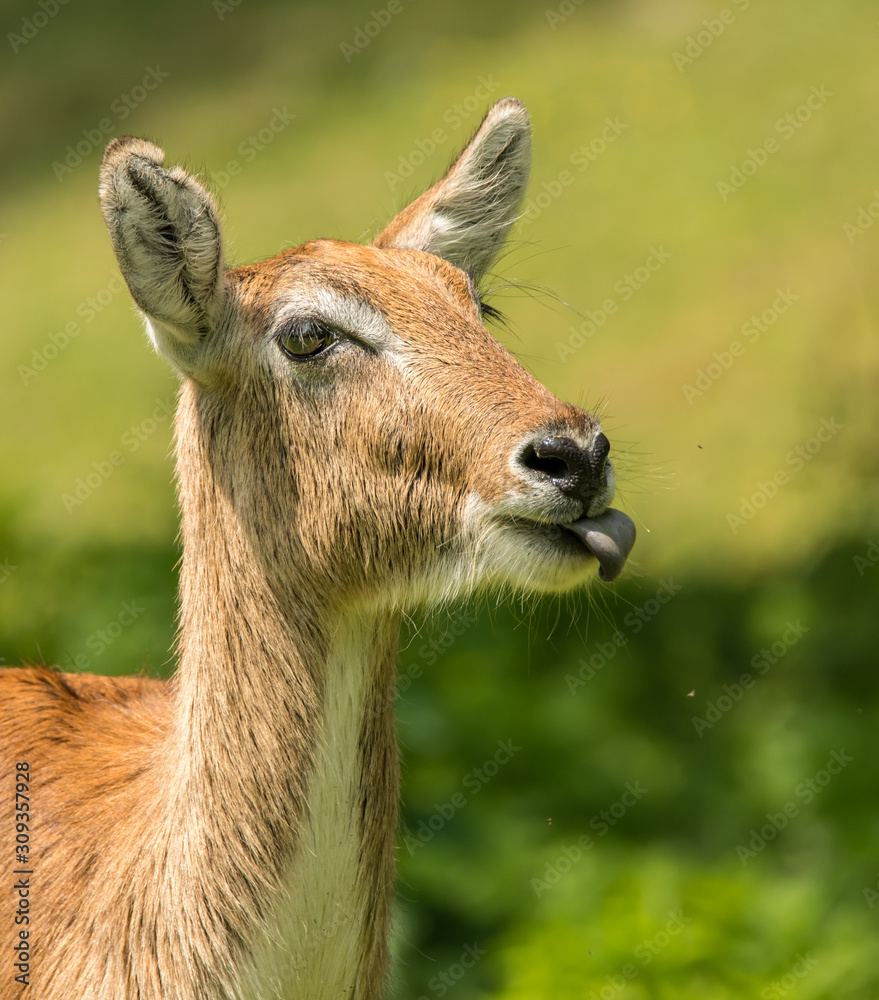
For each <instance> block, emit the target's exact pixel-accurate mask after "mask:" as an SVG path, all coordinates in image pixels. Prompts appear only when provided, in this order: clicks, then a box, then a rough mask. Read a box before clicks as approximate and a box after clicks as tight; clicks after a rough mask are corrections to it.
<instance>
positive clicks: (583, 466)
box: [519, 432, 610, 503]
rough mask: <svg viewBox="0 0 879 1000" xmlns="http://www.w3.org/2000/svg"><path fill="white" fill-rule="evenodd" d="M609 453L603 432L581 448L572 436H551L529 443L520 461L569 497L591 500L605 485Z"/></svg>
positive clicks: (608, 444) (584, 500)
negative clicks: (605, 470)
mask: <svg viewBox="0 0 879 1000" xmlns="http://www.w3.org/2000/svg"><path fill="white" fill-rule="evenodd" d="M609 452H610V441H608V440H607V438H606V437H605V436H604V434H602V433H600V432H599V433H598V434H596V435H595V439H594V440H593V442H592V445H591V446H590V447H589V448H581V447H580V446H579V445H578V444H577V442H576V441H573V440H572V439H571V438H569V437H556V436H555V435H552V436H549V437H543V438H539V439H536V440H534V441H531V442H529V443H528V444H527V445H526V446H525V447H524V448H523V449H522V454H521V455H520V457H519V461H520V462H521V463H522V464H523V465H524V466H525V467H526V468H527V469H530V470H531V471H532V472H536V473H538V475H541V476H545V477H546V478H547V479H549V480H551V481H552V482H553V483H554V484H555V486H556V487H557V488H558V489H559V491H560V492H562V493H564V495H565V496H566V497H571V499H573V500H582V501H583V502H584V503H588V502H589V501H590V500H592V499H593V498H594V497H595V496H597V495H598V494H599V493H600V492H601V491H602V489H603V488H604V463H605V462H606V461H607V456H608V453H609Z"/></svg>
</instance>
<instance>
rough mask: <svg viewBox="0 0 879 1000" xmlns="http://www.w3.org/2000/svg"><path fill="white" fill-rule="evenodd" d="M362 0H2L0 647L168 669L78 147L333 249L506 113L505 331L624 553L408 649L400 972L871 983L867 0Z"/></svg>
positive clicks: (243, 255)
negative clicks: (601, 433) (516, 172)
mask: <svg viewBox="0 0 879 1000" xmlns="http://www.w3.org/2000/svg"><path fill="white" fill-rule="evenodd" d="M382 4H383V0H375V2H374V3H373V4H369V3H367V2H358V3H354V2H343V3H335V4H326V3H324V4H320V3H317V2H312V3H300V2H287V3H271V2H262V0H237V2H236V0H217V2H214V3H212V2H211V0H204V2H199V3H179V2H171V0H157V2H153V3H150V4H142V5H122V4H119V5H113V4H110V3H107V2H99V0H74V2H68V3H64V4H61V3H60V2H59V0H43V4H42V6H41V5H40V4H38V3H37V2H32V3H23V4H20V5H15V7H14V8H13V5H11V4H5V5H4V13H3V25H4V28H3V32H4V35H5V41H4V43H3V44H4V45H5V51H4V54H3V56H2V93H3V99H2V102H0V122H2V135H3V137H4V149H5V154H4V156H3V157H2V158H0V177H2V182H0V183H2V188H0V234H2V235H0V263H2V266H0V288H2V301H3V307H4V308H3V328H4V335H3V341H2V343H3V350H4V359H5V363H4V365H3V367H2V372H0V379H2V391H0V406H2V417H3V423H2V426H3V436H2V449H3V451H2V467H3V468H5V469H6V470H7V472H6V475H4V477H3V479H2V487H0V656H2V657H3V658H4V659H5V661H6V662H7V663H16V662H20V661H22V660H25V661H34V660H44V661H46V662H52V663H60V664H61V665H62V666H64V667H66V668H67V669H84V670H92V671H97V672H108V673H111V672H133V671H136V670H138V669H140V668H141V667H146V668H147V669H148V670H150V671H161V672H167V671H168V670H170V669H171V666H172V664H171V662H170V660H169V653H168V649H169V647H170V644H171V638H172V630H173V613H174V588H175V564H176V561H177V558H178V556H179V553H178V551H177V548H176V543H175V530H176V514H175V508H174V497H173V487H172V482H171V473H172V465H171V459H170V454H169V452H170V419H169V417H168V415H167V409H168V407H169V406H170V401H171V400H172V398H173V394H174V391H175V385H176V383H175V379H174V377H173V376H172V374H171V373H170V372H169V370H168V368H167V367H166V365H165V364H164V363H163V362H162V361H161V360H160V359H158V358H156V357H154V356H153V355H152V353H151V351H150V349H149V348H148V345H147V343H146V341H145V338H144V337H143V335H142V333H141V331H140V325H139V321H138V319H137V318H136V316H135V314H134V311H133V308H132V306H131V304H130V300H129V298H128V296H127V294H126V293H125V292H122V291H120V290H119V289H120V283H119V280H118V277H117V271H116V267H115V264H114V261H113V258H112V255H111V252H110V247H109V243H108V241H107V239H106V236H105V232H104V229H103V223H102V220H101V216H100V212H99V210H98V205H97V199H96V186H97V181H96V175H97V169H98V164H99V162H100V156H101V149H102V148H103V146H104V144H105V143H106V141H107V139H108V138H109V136H111V135H116V134H128V133H134V134H138V135H143V136H146V137H149V138H151V139H153V140H155V141H157V142H159V143H160V144H162V145H163V146H164V148H165V149H166V150H167V153H168V156H169V158H170V160H171V161H178V160H185V161H186V162H187V163H188V164H189V165H190V166H191V167H192V168H194V169H196V170H198V171H201V172H202V173H203V175H204V176H205V177H207V178H208V179H209V181H210V182H211V183H212V184H213V186H214V189H215V190H216V191H217V193H218V194H219V196H220V198H221V199H222V202H223V205H224V210H225V213H226V219H227V234H228V239H229V246H230V255H231V257H232V258H233V260H234V261H235V262H237V263H242V262H247V261H251V260H256V259H259V258H261V257H265V256H268V255H271V254H273V253H275V252H277V251H278V250H280V249H282V248H283V247H286V246H292V245H296V244H298V243H300V242H303V241H304V240H306V239H309V238H311V237H315V236H332V237H339V238H344V239H354V240H359V239H369V238H370V236H371V235H372V234H374V233H375V232H376V231H377V230H378V228H379V227H381V226H382V225H383V223H384V222H385V221H386V220H387V219H388V218H390V217H391V216H392V215H393V213H394V212H395V211H396V210H398V209H399V208H401V207H402V206H403V205H405V204H406V202H407V200H408V199H409V198H411V197H412V196H414V195H416V194H418V193H419V192H420V191H421V190H422V189H423V188H424V187H425V186H426V185H427V184H429V183H430V182H431V181H432V180H434V179H436V178H437V177H438V176H439V175H440V174H441V173H442V172H443V170H444V169H445V166H446V164H447V162H448V161H449V159H450V158H451V157H452V155H453V154H454V152H455V151H456V150H457V149H458V148H459V147H460V146H461V145H462V144H463V143H464V142H465V141H466V140H467V138H468V137H469V135H470V133H471V131H472V130H473V128H474V127H475V126H476V124H477V123H478V121H479V119H480V117H481V115H482V113H483V112H484V110H485V109H486V107H487V106H488V105H489V104H490V103H492V102H493V101H494V100H495V99H498V98H500V97H503V96H505V95H507V94H514V95H516V96H517V97H519V98H520V99H521V100H522V101H524V103H525V104H526V105H527V107H528V109H529V111H530V112H531V115H532V118H533V123H534V143H535V150H534V169H533V175H532V183H531V188H530V193H529V198H530V201H529V203H528V204H527V208H528V210H529V211H528V215H527V217H526V218H525V220H523V223H522V224H521V225H520V227H519V229H518V230H517V232H516V235H515V238H514V240H513V241H512V243H511V245H510V249H509V252H508V253H507V254H506V255H505V256H504V257H503V258H502V260H501V261H499V263H498V265H497V267H496V280H494V281H493V282H492V284H493V292H492V294H491V295H490V296H489V300H490V301H491V302H492V304H494V305H496V306H498V307H500V308H501V309H502V310H503V311H504V312H505V313H507V315H508V316H509V320H510V322H509V327H508V328H504V327H501V328H499V329H498V330H497V333H498V335H499V336H500V338H501V339H502V340H504V342H505V343H506V344H507V345H508V346H509V347H510V348H511V349H512V350H514V351H515V352H516V353H517V355H518V356H519V357H520V358H521V359H522V361H523V363H524V364H526V365H527V366H528V367H529V368H530V369H531V370H532V371H533V372H534V373H535V374H536V375H537V376H538V377H539V378H540V379H541V380H543V381H544V382H545V383H546V384H547V385H549V386H550V387H551V388H552V389H553V391H555V392H556V393H557V394H558V395H560V396H562V397H564V398H568V399H571V400H572V401H575V402H577V403H580V404H583V405H587V406H590V407H598V408H599V409H600V411H601V412H602V414H603V416H604V421H605V427H606V429H607V430H608V433H609V436H610V437H611V441H612V443H613V445H614V448H615V451H616V453H617V456H618V457H617V464H618V470H619V474H620V476H619V478H620V487H619V495H620V498H621V499H620V502H621V503H622V505H623V506H624V507H625V509H627V510H628V511H630V513H631V514H632V516H633V517H635V519H636V520H637V522H638V524H639V534H640V537H639V542H638V546H637V548H636V550H635V557H634V560H633V563H632V565H631V568H630V569H629V570H628V572H627V574H626V578H625V579H624V581H622V582H621V583H619V584H618V585H616V586H615V587H613V588H606V587H603V586H600V587H595V588H593V590H592V592H591V594H590V595H589V596H586V595H580V596H577V597H572V598H566V599H564V600H560V601H545V602H534V601H525V602H523V603H521V604H516V605H509V604H496V603H495V601H494V600H487V601H486V602H485V603H484V604H482V605H480V606H479V607H475V608H474V607H467V608H461V609H454V610H453V611H452V612H450V613H444V614H443V615H441V616H439V618H437V619H436V620H431V621H418V622H416V623H414V624H413V626H412V627H411V628H410V629H409V630H408V631H407V634H406V636H405V638H404V642H405V645H404V649H403V652H402V654H401V657H400V668H401V677H402V680H401V690H400V697H399V702H398V704H399V733H400V740H401V745H402V747H403V752H404V756H405V772H404V798H405V822H406V828H405V831H404V832H403V833H401V838H400V852H399V853H400V872H401V880H400V886H399V888H400V906H399V921H398V935H397V942H396V951H397V955H398V973H397V979H398V992H399V995H400V996H401V997H406V998H410V997H412V998H415V997H418V998H430V1000H432V998H441V997H444V996H446V995H449V996H452V997H454V998H456V1000H477V998H480V1000H489V998H491V1000H547V998H550V997H552V998H554V1000H566V998H576V1000H581V998H592V997H600V998H602V1000H610V998H611V997H613V998H619V1000H635V998H639V1000H640V998H670V1000H671V998H684V997H687V998H689V997H692V998H701V1000H713V998H753V997H761V998H766V1000H774V998H776V997H782V996H792V997H796V998H800V1000H806V998H819V997H820V998H834V1000H842V998H851V1000H855V998H858V1000H861V998H863V1000H871V998H873V1000H875V998H877V997H879V947H877V943H879V934H877V918H879V905H877V903H879V808H877V790H879V755H877V753H876V740H875V734H876V732H877V728H879V712H877V698H876V694H877V682H876V665H877V659H879V658H877V654H876V649H875V647H876V636H877V629H876V626H875V622H876V618H877V610H879V609H877V597H879V516H877V479H876V472H877V459H879V445H877V433H876V428H877V423H879V421H877V417H879V413H877V388H879V342H877V337H876V332H877V304H879V296H877V286H876V279H875V276H876V274H877V273H879V226H873V225H872V223H873V220H874V218H875V217H876V216H877V215H879V125H877V119H876V110H875V109H876V108H877V107H879V72H877V65H879V23H877V12H876V8H875V5H873V4H871V3H868V2H866V0H861V2H854V0H849V2H846V0H841V2H836V3H834V4H832V5H831V4H827V3H822V2H819V0H799V2H794V0H777V2H772V3H770V2H762V3H749V2H747V0H730V2H729V4H728V6H724V5H723V3H722V0H718V2H716V3H712V2H710V0H673V2H668V3H659V2H654V3H649V2H646V0H642V2H631V3H624V2H606V3H595V2H582V0H581V2H579V3H578V2H575V0H564V2H561V3H559V4H552V5H551V6H549V7H546V6H544V5H543V4H529V3H524V2H518V3H517V2H510V0H506V2H500V0H489V2H485V3H480V4H477V3H472V2H470V3H465V2H462V0H449V2H446V3H444V4H442V5H440V4H430V3H427V2H425V0H392V2H391V3H390V4H389V5H384V6H383V5H382ZM50 14H51V16H50ZM382 22H385V23H382ZM145 81H146V82H145ZM148 88H149V89H148ZM291 116H295V117H291ZM286 119H289V120H286ZM285 120H286V122H285ZM609 123H610V124H609ZM273 126H274V128H273ZM651 267H652V269H651ZM754 317H756V318H757V319H756V322H755V321H754V319H753V318H754ZM735 344H738V345H739V346H738V347H736V346H734V345H735ZM114 452H116V453H118V455H119V457H120V458H121V462H120V464H117V465H112V463H111V464H110V465H109V466H108V465H107V464H106V463H107V462H108V456H110V455H111V453H114ZM95 463H96V464H97V470H98V471H97V473H96V474H97V476H98V480H97V481H98V485H97V488H92V487H89V486H88V485H87V484H86V486H85V487H84V488H83V487H79V496H77V492H76V491H77V486H78V481H79V480H87V479H88V477H89V476H90V475H91V474H92V473H95V472H96V468H95ZM107 468H110V469H111V473H110V474H109V475H106V471H107ZM102 469H103V472H104V475H101V472H100V470H102ZM95 482H96V480H95V479H94V478H92V483H95ZM126 605H127V608H126ZM132 618H133V619H134V620H133V623H130V624H127V623H129V622H130V620H131V619H132ZM745 674H747V675H750V680H749V679H747V678H744V679H743V676H742V675H745ZM23 724H25V725H26V720H24V721H23Z"/></svg>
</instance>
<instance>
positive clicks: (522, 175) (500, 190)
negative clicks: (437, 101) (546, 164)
mask: <svg viewBox="0 0 879 1000" xmlns="http://www.w3.org/2000/svg"><path fill="white" fill-rule="evenodd" d="M530 165H531V125H530V122H529V120H528V113H527V111H526V110H525V108H524V106H523V105H522V104H520V103H519V102H518V101H517V100H516V99H515V98H514V97H506V98H504V100H502V101H498V103H497V104H495V106H494V107H493V108H491V110H490V111H489V112H488V114H487V115H486V116H485V118H484V119H483V121H482V124H481V125H480V126H479V128H478V129H477V130H476V134H475V135H474V136H473V138H472V139H471V140H470V142H469V143H468V144H467V145H466V146H465V148H464V150H463V152H462V153H461V155H460V156H459V157H458V158H457V160H455V162H454V163H453V164H452V166H451V167H450V168H449V171H448V173H447V174H446V176H445V177H443V179H442V180H441V181H438V182H437V183H436V184H434V185H433V187H431V188H429V189H428V190H427V191H425V193H424V194H423V195H421V197H420V198H418V199H416V200H415V201H413V202H412V204H411V205H409V207H408V208H404V209H403V211H402V212H400V214H399V215H398V216H397V217H396V218H395V219H394V220H393V222H391V223H390V225H389V226H388V227H387V228H386V229H385V230H384V232H382V233H380V234H379V235H378V236H377V237H376V239H375V241H374V244H373V245H374V246H377V247H388V248H390V247H396V248H397V249H400V250H425V251H427V253H432V254H436V255H437V256H438V257H443V258H445V259H446V260H447V261H449V262H450V263H452V264H455V265H456V266H457V267H460V268H462V269H463V270H464V271H467V272H469V273H470V274H471V275H473V277H474V278H476V279H477V280H478V279H479V278H480V277H481V276H482V275H483V274H484V273H485V272H486V271H487V270H488V267H489V265H490V264H491V262H492V260H494V258H495V257H496V256H497V254H498V252H499V251H500V249H501V247H502V246H503V243H504V240H505V239H506V238H507V234H508V233H509V230H510V227H511V226H512V225H513V223H514V222H515V220H516V217H517V214H518V211H519V206H520V205H521V204H522V196H523V195H524V193H525V185H526V184H527V182H528V169H529V167H530Z"/></svg>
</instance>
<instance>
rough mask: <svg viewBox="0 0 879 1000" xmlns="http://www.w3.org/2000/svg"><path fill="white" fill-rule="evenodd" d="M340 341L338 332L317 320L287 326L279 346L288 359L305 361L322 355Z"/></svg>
mask: <svg viewBox="0 0 879 1000" xmlns="http://www.w3.org/2000/svg"><path fill="white" fill-rule="evenodd" d="M338 339H339V334H338V333H337V331H335V330H333V329H332V328H331V327H329V326H325V325H324V324H323V323H318V322H316V321H315V320H310V319H309V320H298V321H297V322H295V323H291V324H289V325H288V326H285V327H284V329H283V330H282V331H281V333H280V334H279V335H278V344H279V345H280V348H281V350H282V351H283V352H284V353H285V354H286V355H287V357H288V358H293V360H294V361H305V360H307V359H308V358H314V357H316V356H317V355H318V354H321V353H322V352H323V351H325V350H326V349H327V348H328V347H331V346H332V345H333V344H335V343H336V341H337V340H338Z"/></svg>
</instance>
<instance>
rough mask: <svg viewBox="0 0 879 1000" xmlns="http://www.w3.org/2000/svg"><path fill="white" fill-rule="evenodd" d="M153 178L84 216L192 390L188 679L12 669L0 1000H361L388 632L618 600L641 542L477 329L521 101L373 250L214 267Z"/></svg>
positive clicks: (158, 176) (571, 444)
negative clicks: (18, 950) (27, 868)
mask: <svg viewBox="0 0 879 1000" xmlns="http://www.w3.org/2000/svg"><path fill="white" fill-rule="evenodd" d="M163 159H164V154H163V153H162V151H161V150H159V149H157V148H156V147H155V146H152V145H150V144H149V143H147V142H144V141H141V140H137V139H117V140H114V141H113V142H112V143H111V144H110V146H109V147H108V149H107V151H106V154H105V157H104V162H103V166H102V170H101V185H100V194H101V203H102V208H103V212H104V215H105V218H106V222H107V226H108V229H109V233H110V238H111V241H112V244H113V248H114V250H115V253H116V256H117V259H118V261H119V265H120V268H121V270H122V274H123V276H124V278H125V280H126V282H127V284H128V287H129V289H130V291H131V294H132V297H133V298H134V301H135V302H136V304H137V305H138V307H139V308H140V310H141V311H142V312H143V314H144V316H145V318H146V325H147V331H148V333H149V336H150V338H151V339H152V341H153V343H154V345H155V346H156V348H157V349H158V351H159V352H161V353H162V354H163V355H165V357H166V358H167V359H169V360H170V362H171V363H172V365H173V366H174V367H175V368H176V369H177V371H178V372H179V373H180V376H181V383H182V387H181V391H180V400H179V407H178V412H177V423H176V438H177V477H178V483H179V497H180V506H181V510H182V538H183V553H184V554H183V563H182V570H181V579H180V621H179V639H178V650H177V653H178V656H177V659H178V668H177V672H176V675H175V677H174V678H173V679H172V680H171V681H169V682H162V681H157V680H150V679H146V678H109V677H107V678H104V677H96V676H89V675H70V674H61V673H59V672H58V671H55V670H51V669H47V668H28V669H7V670H4V671H2V672H0V714H2V716H3V718H2V724H0V751H2V757H3V761H4V764H5V769H4V773H5V774H6V775H7V776H9V775H10V774H14V773H15V767H16V764H17V763H19V762H27V764H28V766H29V772H30V776H31V785H30V798H31V806H30V811H31V823H30V838H31V844H32V848H31V851H32V853H31V862H32V864H31V867H32V869H33V872H34V874H33V876H32V882H31V885H32V892H31V907H30V922H29V924H28V925H27V929H28V930H29V932H30V945H31V959H30V962H31V968H30V976H29V982H30V984H29V985H28V986H25V985H23V984H22V983H20V982H16V981H15V980H14V978H13V975H14V971H15V970H13V969H12V962H11V960H10V961H8V962H6V963H4V966H3V967H2V968H0V977H5V980H6V981H5V982H4V981H3V979H0V996H2V997H4V998H18V997H24V996H27V997H28V998H29V1000H135V998H137V1000H157V998H168V1000H257V998H258V1000H273V998H287V1000H292V998H297V1000H300V998H301V1000H341V998H346V1000H377V998H379V997H381V996H382V995H383V992H384V984H385V981H386V975H387V966H388V949H387V940H388V934H389V925H390V908H391V897H392V882H393V868H394V841H395V835H396V826H397V797H398V772H397V759H396V742H395V735H394V721H393V711H392V705H393V694H394V656H395V650H396V642H397V632H398V619H399V615H400V613H401V610H403V609H405V608H406V607H408V606H413V605H415V604H421V605H424V604H428V605H430V604H437V603H440V602H443V601H446V600H448V599H451V598H454V597H456V596H459V595H462V594H467V593H470V592H472V591H474V590H476V589H478V588H484V587H486V586H495V587H500V586H509V587H513V588H521V589H527V590H560V589H566V588H570V587H574V586H577V585H579V584H581V583H582V582H584V581H585V580H586V579H587V578H588V577H589V576H590V575H592V574H594V570H595V566H596V562H599V563H600V565H601V571H602V574H603V575H604V576H605V577H607V578H612V577H613V576H615V575H616V573H617V572H619V570H620V568H621V567H622V564H623V562H624V560H625V557H626V554H627V552H628V549H629V548H630V546H631V544H632V541H633V538H634V535H633V529H632V528H631V522H629V521H628V519H627V518H626V517H625V515H623V514H620V513H619V512H617V511H613V510H611V509H609V508H608V504H609V502H610V499H611V497H612V495H613V490H614V482H613V470H612V466H611V464H610V462H609V461H607V450H608V443H607V439H606V438H605V437H604V435H603V434H602V433H601V429H600V426H599V424H598V422H597V421H596V420H595V419H594V418H593V417H592V416H590V415H589V414H587V413H585V412H583V411H581V410H579V409H577V408H576V407H574V406H570V405H567V404H565V403H562V402H560V401H558V400H557V399H556V398H555V397H553V396H552V395H551V394H550V393H549V392H548V391H547V390H546V389H545V388H543V386H541V385H540V384H539V383H538V382H536V381H535V380H534V379H533V378H532V377H531V376H530V375H529V374H527V373H526V372H525V371H524V370H523V369H522V368H521V367H520V366H519V364H518V363H517V362H516V361H515V360H514V359H513V358H512V356H511V355H510V354H509V353H507V352H506V351H505V350H504V349H503V348H502V347H501V346H500V345H499V344H498V343H497V342H496V341H495V340H494V339H493V338H492V337H491V336H490V335H489V334H488V333H487V331H486V330H485V328H484V326H483V324H482V311H483V307H482V303H481V302H480V299H479V294H478V283H479V281H480V280H481V278H482V277H483V275H484V274H485V273H486V270H487V268H488V267H489V265H490V263H491V261H492V259H493V258H494V257H495V255H496V254H497V252H498V251H499V249H500V247H501V245H502V244H503V241H504V239H505V237H506V235H507V232H508V230H509V228H510V226H511V225H512V223H513V222H514V220H515V217H516V213H517V211H518V208H519V205H520V203H521V199H522V195H523V191H524V185H525V182H526V178H527V173H528V166H529V161H530V131H529V124H528V118H527V115H526V113H525V110H524V108H523V107H522V106H521V105H520V104H519V103H518V102H517V101H515V100H513V99H511V98H508V99H506V100H503V101H501V102H500V103H498V104H497V105H495V106H494V108H492V109H491V110H490V111H489V113H488V115H487V116H486V118H485V120H484V121H483V123H482V125H481V126H480V128H479V129H478V131H477V132H476V134H475V135H474V137H473V139H472V140H471V141H470V143H469V144H468V145H467V147H466V148H465V149H464V151H463V152H462V153H461V155H460V156H459V157H458V159H457V160H456V161H455V162H454V164H453V165H452V166H451V168H450V169H449V171H448V173H447V174H446V176H445V177H444V178H443V179H442V180H441V181H439V182H438V183H437V184H435V185H434V186H433V187H432V188H430V189H429V190H428V191H427V192H426V193H425V194H423V195H422V196H421V197H420V198H418V199H417V200H416V201H415V202H413V203H412V204H411V205H410V206H409V207H408V208H406V209H405V210H404V211H403V212H401V213H400V215H398V216H397V218H396V219H394V221H393V222H392V223H391V224H390V225H389V226H388V227H387V228H386V229H385V230H384V232H382V233H381V234H380V235H379V236H378V237H377V238H376V239H375V241H374V242H373V244H372V245H371V246H360V245H356V244H352V243H345V242H341V241H334V240H319V241H315V242H311V243H306V244H305V245H303V246H300V247H298V248H296V249H292V250H287V251H284V252H283V253H280V254H279V255H278V256H276V257H274V258H272V259H270V260H267V261H265V262H263V263H260V264H254V265H247V266H243V267H238V268H235V269H231V270H230V269H227V268H226V266H225V263H224V258H223V248H222V240H221V234H220V223H219V215H218V211H217V209H216V207H215V205H214V202H213V200H212V199H211V197H210V195H209V194H208V193H207V191H206V190H205V189H204V188H203V187H202V186H201V185H200V184H199V183H198V182H197V181H196V180H195V179H194V178H193V177H191V176H189V175H188V174H187V173H186V172H185V171H184V170H182V169H181V168H179V167H175V168H173V169H165V168H164V167H163V166H162V163H163ZM3 800H4V803H5V805H4V807H3V810H2V826H0V835H2V839H3V840H4V842H5V841H6V840H7V839H8V838H9V837H10V834H11V832H12V830H13V828H14V819H13V817H12V814H11V811H10V809H9V803H8V800H9V796H8V795H4V796H3ZM5 912H7V913H8V912H10V907H8V906H7V908H6V911H5ZM16 934H17V930H16Z"/></svg>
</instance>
